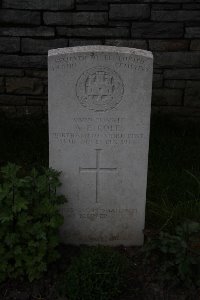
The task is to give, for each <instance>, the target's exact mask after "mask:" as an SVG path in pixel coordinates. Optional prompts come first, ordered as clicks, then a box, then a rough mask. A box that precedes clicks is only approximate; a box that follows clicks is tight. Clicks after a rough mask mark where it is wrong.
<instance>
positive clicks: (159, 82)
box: [153, 74, 163, 88]
mask: <svg viewBox="0 0 200 300" xmlns="http://www.w3.org/2000/svg"><path fill="white" fill-rule="evenodd" d="M162 86H163V75H162V74H153V88H161V87H162Z"/></svg>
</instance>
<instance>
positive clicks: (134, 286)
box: [0, 245, 200, 300]
mask: <svg viewBox="0 0 200 300" xmlns="http://www.w3.org/2000/svg"><path fill="white" fill-rule="evenodd" d="M140 250H141V248H140V247H129V248H124V247H120V248H117V249H116V251H120V252H121V253H123V254H124V255H126V256H127V257H128V258H129V259H130V262H133V268H132V270H131V272H130V274H128V277H127V284H126V288H125V289H124V291H123V292H122V293H121V295H120V296H119V297H117V298H116V299H114V300H199V299H200V289H199V290H198V289H195V288H194V287H191V288H189V289H188V288H185V287H183V286H180V287H179V286H175V287H174V286H164V285H162V284H161V283H159V281H158V280H157V279H156V268H158V267H159V266H154V265H152V266H151V267H150V268H149V267H148V268H146V267H145V266H144V264H143V257H142V256H141V251H140ZM79 253H80V248H79V247H72V246H64V245H62V246H60V254H61V258H60V260H59V261H58V262H57V263H55V264H53V265H51V266H50V268H49V270H48V272H47V273H46V274H44V276H43V277H42V278H41V279H40V280H37V281H34V282H32V283H30V282H28V281H27V280H8V281H6V282H4V283H2V284H1V285H0V299H1V300H69V299H67V297H62V296H60V295H59V282H60V281H61V280H62V279H63V276H64V272H65V271H66V269H67V267H68V266H69V264H70V262H71V260H72V258H73V257H75V256H77V255H79ZM80 300H81V298H80ZM94 300H95V299H94Z"/></svg>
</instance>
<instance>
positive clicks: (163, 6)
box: [151, 3, 181, 10]
mask: <svg viewBox="0 0 200 300" xmlns="http://www.w3.org/2000/svg"><path fill="white" fill-rule="evenodd" d="M180 8H181V4H177V3H176V4H166V3H164V4H152V6H151V9H152V10H165V9H166V10H174V9H180Z"/></svg>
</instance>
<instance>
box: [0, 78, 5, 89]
mask: <svg viewBox="0 0 200 300" xmlns="http://www.w3.org/2000/svg"><path fill="white" fill-rule="evenodd" d="M0 91H1V92H3V91H4V78H3V77H0Z"/></svg>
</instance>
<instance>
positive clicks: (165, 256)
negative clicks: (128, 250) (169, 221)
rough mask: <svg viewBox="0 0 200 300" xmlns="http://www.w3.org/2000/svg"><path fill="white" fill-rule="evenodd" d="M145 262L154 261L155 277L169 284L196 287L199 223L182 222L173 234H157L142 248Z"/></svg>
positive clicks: (198, 283)
mask: <svg viewBox="0 0 200 300" xmlns="http://www.w3.org/2000/svg"><path fill="white" fill-rule="evenodd" d="M144 252H145V254H146V255H145V256H146V259H145V262H146V263H148V262H150V261H151V258H154V259H155V262H156V265H157V266H159V267H158V270H157V276H158V278H159V279H161V280H162V281H164V282H165V283H166V282H170V283H172V284H178V283H183V284H184V285H187V286H191V285H196V286H200V223H198V222H184V223H183V224H182V225H180V226H177V227H176V230H175V234H173V235H172V234H169V233H166V232H160V234H159V236H158V237H157V238H151V239H150V240H149V241H147V243H146V245H145V246H144Z"/></svg>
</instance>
